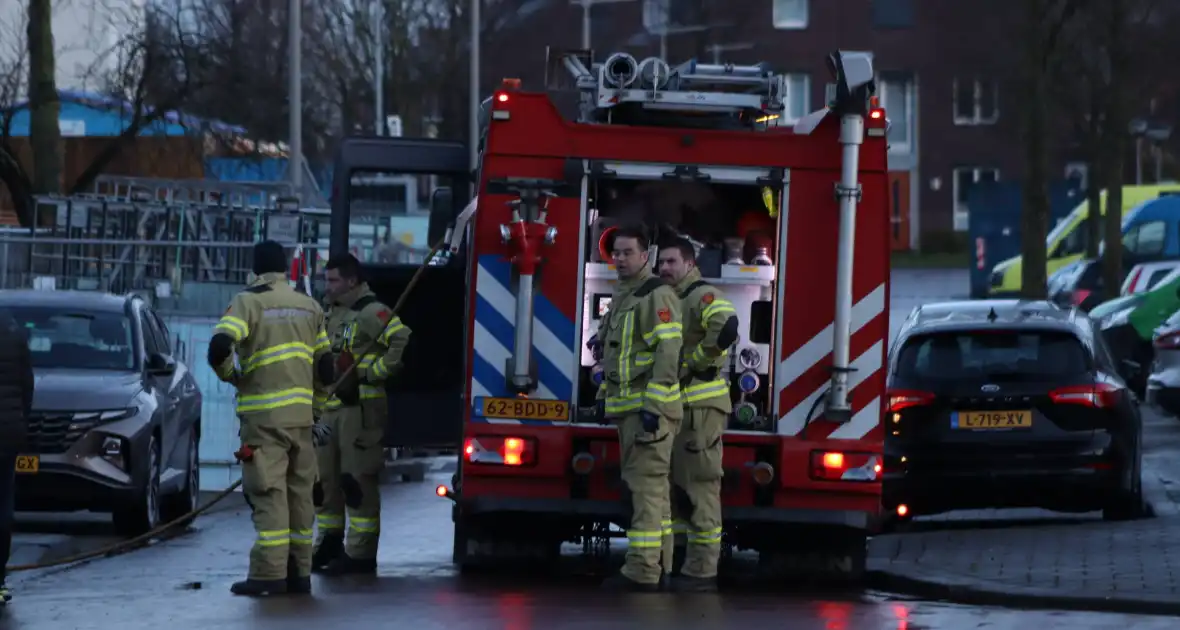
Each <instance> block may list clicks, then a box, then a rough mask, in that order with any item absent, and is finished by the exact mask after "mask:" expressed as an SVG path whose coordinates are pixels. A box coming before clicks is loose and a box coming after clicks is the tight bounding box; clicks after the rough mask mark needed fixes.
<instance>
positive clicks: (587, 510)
mask: <svg viewBox="0 0 1180 630" xmlns="http://www.w3.org/2000/svg"><path fill="white" fill-rule="evenodd" d="M458 503H459V506H460V509H461V510H462V512H463V513H464V514H466V515H491V514H496V513H501V514H502V513H512V512H516V513H528V514H534V515H538V516H552V517H575V518H592V519H601V520H604V521H606V520H613V521H621V520H623V518H624V516H625V515H624V509H623V507H622V506H621V505H619V503H618V502H616V501H594V500H590V499H520V498H503V497H463V498H461V499H459V501H458ZM721 518H722V521H723V522H724V523H725V524H726V525H767V524H779V525H822V526H828V527H843V528H847V529H853V530H860V531H868V530H869V528H870V525H871V523H872V522H873V519H874V516H873V515H871V514H868V513H865V512H857V511H853V510H811V509H799V508H768V507H726V508H723V509H722V516H721Z"/></svg>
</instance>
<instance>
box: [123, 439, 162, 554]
mask: <svg viewBox="0 0 1180 630" xmlns="http://www.w3.org/2000/svg"><path fill="white" fill-rule="evenodd" d="M144 456H145V457H146V460H147V470H145V471H144V481H143V485H142V486H140V488H139V489H138V490H136V492H135V494H134V496H133V497H132V498H131V500H129V501H128V502H127V503H125V504H123V505H121V506H119V507H117V508H116V509H115V512H114V514H113V516H114V521H115V531H116V532H117V533H118V534H119V535H120V536H140V535H142V534H146V533H147V532H150V531H151V530H153V529H155V528H156V527H157V526H159V524H160V443H159V441H158V440H157V439H156V436H154V435H153V436H152V437H151V438H150V439H149V440H148V446H147V451H146V452H145V453H144Z"/></svg>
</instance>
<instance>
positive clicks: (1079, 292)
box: [1070, 289, 1091, 306]
mask: <svg viewBox="0 0 1180 630" xmlns="http://www.w3.org/2000/svg"><path fill="white" fill-rule="evenodd" d="M1090 293H1091V291H1089V290H1087V289H1075V290H1074V292H1073V295H1072V296H1070V297H1071V298H1072V299H1073V305H1074V306H1081V305H1082V302H1085V301H1086V298H1088V297H1090Z"/></svg>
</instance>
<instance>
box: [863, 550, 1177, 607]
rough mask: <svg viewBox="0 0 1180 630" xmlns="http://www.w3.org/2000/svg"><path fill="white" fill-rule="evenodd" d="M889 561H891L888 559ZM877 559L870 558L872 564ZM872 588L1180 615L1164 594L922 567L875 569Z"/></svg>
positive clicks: (947, 598) (963, 599)
mask: <svg viewBox="0 0 1180 630" xmlns="http://www.w3.org/2000/svg"><path fill="white" fill-rule="evenodd" d="M885 562H888V561H887V560H886V561H885ZM872 563H873V561H872V560H870V565H871V564H872ZM866 580H867V583H868V584H869V586H870V587H871V588H874V589H877V590H880V591H885V592H890V593H897V594H903V595H912V596H916V597H920V598H922V599H930V600H940V601H944V602H950V603H956V604H967V605H974V606H1002V607H1005V608H1026V609H1053V610H1074V611H1084V612H1109V613H1123V614H1140V615H1163V616H1170V617H1177V616H1180V600H1177V599H1175V598H1166V597H1162V596H1139V597H1131V596H1119V595H1101V594H1081V595H1066V594H1062V592H1061V591H1058V590H1056V589H1043V588H1012V587H1007V586H1003V585H992V584H990V583H989V582H988V581H986V580H975V579H970V578H963V577H961V576H957V575H951V574H947V573H943V572H940V571H935V570H929V569H925V568H920V569H910V568H906V569H898V568H897V567H896V566H891V567H890V568H889V569H888V570H886V569H874V568H872V567H871V566H870V568H869V570H868V572H867V573H866Z"/></svg>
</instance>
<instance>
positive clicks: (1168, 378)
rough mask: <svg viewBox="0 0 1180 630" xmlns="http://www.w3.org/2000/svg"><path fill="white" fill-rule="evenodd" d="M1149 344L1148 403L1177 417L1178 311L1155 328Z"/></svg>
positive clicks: (1179, 404)
mask: <svg viewBox="0 0 1180 630" xmlns="http://www.w3.org/2000/svg"><path fill="white" fill-rule="evenodd" d="M1151 345H1152V347H1153V348H1154V350H1155V357H1154V360H1153V361H1152V362H1151V373H1150V374H1149V375H1148V377H1147V396H1146V400H1147V404H1149V405H1151V406H1153V407H1155V408H1156V409H1159V410H1161V411H1164V412H1165V413H1169V414H1171V415H1174V416H1180V311H1177V312H1175V313H1173V314H1172V316H1171V317H1169V318H1168V319H1167V320H1166V321H1165V322H1164V323H1163V324H1161V325H1160V327H1159V328H1156V329H1155V334H1154V335H1153V336H1152V339H1151Z"/></svg>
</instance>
